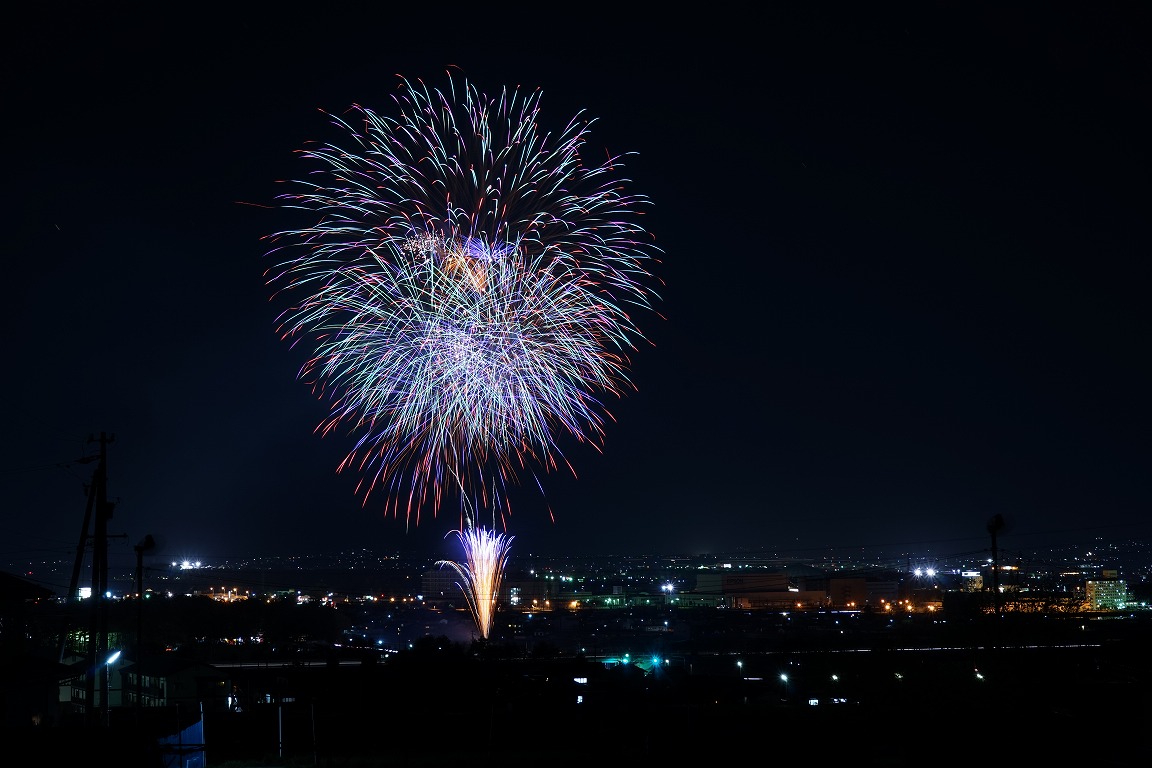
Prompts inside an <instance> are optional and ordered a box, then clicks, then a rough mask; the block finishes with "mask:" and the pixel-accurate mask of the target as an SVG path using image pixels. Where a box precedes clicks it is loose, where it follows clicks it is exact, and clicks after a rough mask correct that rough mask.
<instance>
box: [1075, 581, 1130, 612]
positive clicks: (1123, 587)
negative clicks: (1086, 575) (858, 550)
mask: <svg viewBox="0 0 1152 768" xmlns="http://www.w3.org/2000/svg"><path fill="white" fill-rule="evenodd" d="M1084 593H1085V596H1086V597H1087V599H1088V607H1089V609H1090V610H1093V611H1122V610H1124V608H1125V606H1127V604H1128V585H1127V584H1126V583H1125V582H1123V581H1121V580H1120V579H1099V580H1095V581H1086V582H1085V583H1084Z"/></svg>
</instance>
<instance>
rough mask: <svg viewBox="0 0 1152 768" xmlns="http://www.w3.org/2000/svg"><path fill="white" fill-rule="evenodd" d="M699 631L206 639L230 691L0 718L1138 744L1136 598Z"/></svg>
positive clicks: (151, 736)
mask: <svg viewBox="0 0 1152 768" xmlns="http://www.w3.org/2000/svg"><path fill="white" fill-rule="evenodd" d="M709 615H710V616H715V612H711V613H710V614H709ZM813 621H815V618H813ZM709 628H710V629H709ZM769 628H771V629H769ZM691 635H692V639H691V640H687V641H673V640H672V639H671V638H670V637H668V636H667V635H663V636H660V637H658V638H657V637H654V639H653V642H652V644H651V646H650V647H651V648H652V650H653V655H652V656H651V657H649V658H645V659H637V660H632V659H629V658H628V657H620V656H602V657H590V656H587V655H582V654H575V655H572V654H568V653H565V652H562V651H559V650H557V646H556V645H554V644H552V643H536V644H529V645H525V644H523V643H521V644H511V643H489V642H473V643H471V644H466V643H459V642H453V641H450V640H448V639H447V638H446V637H443V636H440V637H437V636H432V635H429V636H426V637H424V638H422V639H421V640H419V641H418V642H416V643H415V644H414V645H413V647H412V648H411V649H410V650H408V651H405V652H402V653H398V654H394V655H387V656H381V655H377V654H373V653H370V652H367V651H365V650H364V649H359V650H356V651H353V650H351V649H336V648H332V647H329V648H327V649H322V650H317V651H316V652H314V653H312V654H306V655H304V656H301V657H299V658H297V659H295V660H293V661H275V662H269V661H252V660H245V661H227V660H223V659H217V663H216V664H214V665H212V668H213V669H215V670H217V671H218V672H219V673H221V676H220V680H221V683H220V684H221V685H224V684H225V683H224V682H223V681H224V680H227V685H229V686H230V690H231V692H232V693H233V694H234V698H232V699H229V702H230V704H229V706H227V707H215V706H209V707H205V708H203V710H202V713H201V712H190V711H188V709H187V708H185V709H184V711H180V709H179V708H165V709H163V710H161V711H155V712H137V711H135V710H132V709H130V708H119V709H115V708H114V709H113V710H112V712H111V713H110V721H109V724H108V725H107V726H106V727H103V728H85V727H82V726H78V725H76V724H72V723H68V722H66V721H62V722H61V723H59V724H56V725H53V726H50V727H49V726H44V725H41V726H28V727H18V728H11V727H10V728H8V729H7V731H6V733H4V734H3V736H4V737H5V739H6V742H5V743H7V744H9V745H12V748H13V749H14V748H16V745H19V748H20V750H21V751H22V752H23V750H25V749H27V750H28V752H23V753H24V754H33V755H36V756H37V758H36V760H35V761H34V762H35V763H36V764H41V765H70V764H85V763H91V762H98V763H99V764H102V765H124V766H149V767H151V768H156V767H157V766H162V765H173V766H175V765H184V766H191V767H192V768H196V767H197V766H198V765H210V766H231V767H232V768H241V767H242V766H305V765H316V766H450V765H451V766H459V765H464V764H467V765H474V766H487V765H491V766H586V765H691V764H701V765H722V764H732V765H747V764H764V763H769V762H777V761H780V760H785V759H787V760H789V761H790V762H799V763H803V764H807V765H815V766H823V765H855V766H893V767H895V766H909V767H911V766H922V765H933V766H951V765H955V766H961V765H964V766H968V765H981V764H982V765H1011V764H1020V765H1045V766H1062V765H1069V766H1071V765H1092V766H1103V767H1105V768H1106V767H1108V766H1146V765H1148V764H1149V760H1150V759H1152V751H1150V748H1149V740H1148V738H1147V736H1146V734H1145V732H1144V728H1145V724H1146V723H1147V722H1148V716H1149V715H1150V714H1152V711H1150V707H1149V704H1150V701H1152V696H1150V695H1149V690H1150V689H1149V683H1150V682H1152V674H1150V671H1152V670H1150V667H1152V661H1150V659H1149V654H1148V652H1147V651H1148V648H1149V647H1150V645H1149V640H1150V639H1152V634H1150V627H1149V626H1148V622H1147V621H1144V620H1139V619H1135V620H1129V621H1111V622H1105V621H1094V622H1090V621H1088V620H1087V619H1084V618H1083V617H1080V618H1077V619H1070V620H1068V621H1053V620H1052V619H1051V618H1050V617H1011V618H1010V619H1006V618H1005V617H1001V618H998V619H997V618H992V617H986V619H985V618H981V619H977V620H974V621H971V622H967V623H964V624H963V625H959V626H950V625H946V624H938V625H928V624H923V623H921V624H915V625H914V624H912V623H909V624H907V625H903V626H902V625H900V624H897V625H892V624H887V623H877V624H875V625H872V626H860V627H854V628H852V629H851V630H850V631H849V632H847V633H835V632H832V633H826V632H823V631H817V630H816V629H815V624H812V625H810V626H807V627H804V628H800V627H795V628H788V627H785V628H783V629H781V625H780V624H779V623H778V622H771V621H768V618H767V616H766V617H765V619H764V622H762V623H749V617H748V614H743V615H740V616H737V615H736V614H731V615H730V616H729V618H728V619H724V620H721V619H720V618H713V619H712V620H711V621H710V623H709V624H707V625H704V624H701V625H698V626H696V627H694V629H693V631H692V632H691ZM145 715H146V716H145ZM181 719H183V722H182V724H186V723H191V722H193V721H197V720H200V723H201V727H202V731H200V732H199V733H196V732H195V731H191V732H189V733H190V734H191V735H189V736H188V737H187V741H185V742H183V743H181V742H180V740H179V739H177V740H176V741H175V742H172V741H171V740H170V741H169V742H168V743H167V744H164V745H163V746H162V747H161V746H158V745H157V743H156V738H155V735H156V733H158V732H161V731H163V732H165V733H172V732H173V731H176V730H179V729H178V728H173V722H175V721H178V720H181ZM749 761H751V762H749ZM6 762H7V761H6Z"/></svg>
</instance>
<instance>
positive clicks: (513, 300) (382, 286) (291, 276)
mask: <svg viewBox="0 0 1152 768" xmlns="http://www.w3.org/2000/svg"><path fill="white" fill-rule="evenodd" d="M449 85H450V87H449V88H448V90H447V92H443V91H440V90H429V89H428V88H427V87H426V86H424V85H422V84H414V83H412V82H409V81H407V80H403V81H402V87H401V89H400V91H399V93H398V95H397V96H396V97H395V101H396V106H397V107H398V114H397V115H396V116H387V115H382V114H378V113H376V112H374V111H372V110H370V109H367V108H365V107H361V106H358V105H356V106H354V107H353V108H352V110H351V113H352V117H349V118H348V119H340V118H333V122H334V124H335V125H336V127H337V128H338V129H339V130H340V131H341V132H342V133H343V134H344V136H345V140H346V144H345V146H338V145H335V144H324V145H317V146H312V147H310V148H307V149H305V150H303V151H302V155H303V157H304V158H306V159H308V160H309V161H312V162H315V163H317V164H318V165H319V170H318V171H316V172H315V173H314V174H313V175H312V176H311V179H312V180H311V181H298V182H295V186H296V188H297V191H296V192H294V193H291V194H287V195H283V196H281V197H280V198H279V199H280V200H281V201H282V205H283V207H285V208H290V209H300V210H303V211H307V212H309V213H311V214H313V219H312V222H311V223H310V224H309V225H308V226H305V227H303V228H300V229H294V230H288V231H283V232H279V233H277V234H275V235H272V236H271V240H272V242H273V243H274V244H275V245H274V247H273V248H272V249H271V251H270V252H269V255H273V254H275V255H276V257H277V258H278V259H279V261H278V263H277V264H276V265H275V266H274V267H273V268H272V269H270V270H269V271H268V273H267V275H266V277H267V280H268V284H269V285H270V286H272V287H274V289H275V291H274V296H276V295H280V294H281V293H283V295H285V296H289V297H291V298H292V301H291V302H290V303H291V306H290V307H289V308H288V309H287V310H285V311H284V312H283V313H282V315H281V317H280V318H279V321H278V323H279V330H280V333H281V335H282V336H283V338H285V339H286V340H288V341H290V342H292V343H293V344H296V343H298V342H300V341H301V340H307V342H308V343H309V344H311V345H312V348H313V354H312V355H311V357H310V358H309V359H308V360H307V362H306V363H305V364H304V366H303V367H302V369H301V371H300V377H301V378H302V379H303V380H306V381H309V382H311V383H312V385H313V387H314V391H315V392H316V393H317V395H318V396H319V397H321V398H322V399H326V400H328V401H329V403H330V411H329V414H328V416H327V417H326V418H325V419H324V420H323V421H322V423H321V424H320V425H319V426H318V428H317V431H318V432H320V433H322V434H329V433H333V432H338V431H345V432H347V433H348V434H350V435H352V436H354V438H355V444H354V447H353V448H352V450H351V451H350V452H349V453H348V455H347V456H346V458H345V459H344V461H343V462H342V463H341V464H340V466H339V469H340V470H341V471H344V470H353V471H356V472H358V473H359V476H360V482H359V485H358V488H357V493H358V494H362V495H363V500H364V504H367V503H368V498H369V496H370V494H372V493H373V492H374V491H375V490H378V489H379V490H382V492H383V493H384V494H385V495H386V502H385V504H386V507H387V509H388V511H390V512H391V513H393V514H397V515H398V514H399V513H400V510H401V509H403V511H404V515H405V519H406V520H409V521H410V522H412V521H414V522H415V523H417V524H418V523H419V519H420V512H421V510H422V509H425V508H427V506H430V507H431V509H432V512H433V514H435V513H436V511H437V510H439V508H440V507H441V505H442V504H443V502H444V496H445V495H446V494H448V493H449V492H451V493H457V492H458V493H459V495H460V501H461V509H462V510H463V508H464V504H465V502H466V501H468V502H469V503H475V504H477V505H478V506H483V507H484V508H487V509H492V510H493V513H494V514H495V510H496V508H498V507H500V506H501V504H502V503H505V502H506V496H507V494H506V488H507V486H508V485H510V484H511V483H512V482H514V481H516V480H517V478H518V476H519V475H520V474H521V473H522V472H525V471H527V472H531V473H532V474H533V475H535V474H536V471H537V470H538V469H540V468H543V470H544V471H545V472H550V471H553V470H555V469H557V468H559V467H560V466H567V467H568V469H569V470H571V467H570V466H569V465H568V464H567V461H566V459H565V458H564V455H563V452H562V451H561V449H560V446H559V445H558V439H559V438H560V437H561V436H563V435H570V436H573V437H574V438H575V439H576V440H577V441H580V442H586V443H588V444H591V445H593V446H594V447H596V448H597V449H599V448H600V447H601V445H602V441H603V437H604V429H603V427H604V424H605V421H606V419H610V418H611V415H610V413H609V412H608V410H607V409H606V407H605V402H604V401H605V398H606V396H612V397H616V396H622V395H623V394H624V392H625V391H626V390H629V389H631V388H632V384H631V382H630V381H629V377H628V371H629V365H630V361H629V355H630V353H631V352H632V351H634V350H635V348H636V344H637V343H638V342H639V341H640V340H642V339H643V336H642V335H641V333H640V332H639V329H638V328H637V326H636V324H635V322H634V318H633V313H635V312H637V311H641V310H643V311H651V310H652V309H653V304H654V302H655V300H656V299H657V298H658V296H657V295H656V293H655V291H654V290H653V287H652V284H653V283H654V282H655V280H654V279H653V277H652V274H651V271H650V267H651V266H652V265H653V264H655V263H656V262H657V256H658V254H659V249H658V248H656V247H655V246H654V245H653V244H652V242H651V239H650V238H649V237H648V235H647V233H646V232H645V231H644V229H643V228H642V227H641V226H640V225H639V224H638V223H637V222H636V219H637V216H638V214H639V213H640V209H641V208H642V207H643V206H644V205H646V204H647V202H648V201H647V199H646V198H644V197H641V196H636V195H629V194H626V193H625V192H623V191H622V190H623V187H624V186H625V183H626V181H627V180H625V179H621V178H618V177H616V176H615V172H616V170H617V169H618V168H619V167H621V166H620V162H619V160H620V159H619V158H618V157H613V158H610V159H609V160H608V161H607V162H605V163H604V164H602V165H592V166H590V165H586V164H585V163H584V162H583V160H582V159H581V156H580V149H581V147H582V146H583V144H584V142H585V140H586V137H587V133H588V128H589V126H590V125H591V121H584V120H582V119H581V116H580V115H577V116H576V118H574V119H573V120H572V121H571V122H569V123H568V124H567V126H566V127H565V129H564V131H563V132H562V133H560V134H559V135H558V136H556V137H553V136H552V135H551V134H544V133H541V132H540V128H539V123H540V121H539V110H540V92H539V91H535V92H533V93H531V94H527V95H523V94H521V93H519V92H518V91H508V90H507V89H505V90H504V91H502V92H501V93H500V95H499V96H498V97H497V98H494V99H491V98H488V97H487V96H485V95H483V94H481V92H480V91H479V90H477V89H476V88H475V87H474V86H472V85H470V84H469V83H467V82H464V83H461V84H458V83H456V82H454V81H452V80H451V79H450V80H449ZM353 118H355V120H353ZM537 484H538V485H539V478H537ZM461 514H462V518H463V517H464V513H463V511H462V513H461ZM469 528H470V529H471V525H470V526H469ZM489 535H491V534H489Z"/></svg>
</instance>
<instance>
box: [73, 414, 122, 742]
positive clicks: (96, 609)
mask: <svg viewBox="0 0 1152 768" xmlns="http://www.w3.org/2000/svg"><path fill="white" fill-rule="evenodd" d="M95 439H96V438H89V442H92V441H93V440H95ZM99 439H100V459H99V462H98V463H97V464H96V472H95V474H94V476H93V478H92V488H91V489H90V492H89V495H88V499H89V503H88V513H86V514H85V520H84V526H85V530H84V534H82V537H81V539H82V540H83V539H84V538H86V537H87V527H88V522H89V521H88V517H89V515H90V514H91V513H92V512H95V532H94V534H93V537H92V616H91V625H90V631H89V633H88V663H87V674H85V676H84V705H85V707H84V717H85V721H86V722H87V723H88V724H89V725H95V724H97V722H99V724H100V725H107V724H108V712H109V708H108V693H109V691H108V665H107V663H106V662H107V657H108V600H107V597H106V596H105V595H106V593H107V592H108V520H109V519H110V518H111V517H112V508H113V507H114V506H115V505H114V504H113V503H112V502H110V501H108V444H109V443H111V442H112V440H113V438H111V437H109V436H108V435H107V434H106V433H104V432H101V433H100V438H99ZM97 678H99V684H100V712H99V715H100V717H99V720H98V721H97V711H96V683H97Z"/></svg>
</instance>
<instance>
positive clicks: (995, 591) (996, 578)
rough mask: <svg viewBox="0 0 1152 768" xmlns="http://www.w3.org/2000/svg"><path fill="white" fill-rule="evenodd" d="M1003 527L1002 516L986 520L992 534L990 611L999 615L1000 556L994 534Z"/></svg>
mask: <svg viewBox="0 0 1152 768" xmlns="http://www.w3.org/2000/svg"><path fill="white" fill-rule="evenodd" d="M1003 528H1004V517H1003V516H1002V515H992V519H990V520H989V521H988V533H990V534H992V613H993V615H995V616H999V615H1000V556H999V553H998V551H997V549H996V534H997V533H999V532H1000V531H1001V530H1002V529H1003Z"/></svg>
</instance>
